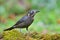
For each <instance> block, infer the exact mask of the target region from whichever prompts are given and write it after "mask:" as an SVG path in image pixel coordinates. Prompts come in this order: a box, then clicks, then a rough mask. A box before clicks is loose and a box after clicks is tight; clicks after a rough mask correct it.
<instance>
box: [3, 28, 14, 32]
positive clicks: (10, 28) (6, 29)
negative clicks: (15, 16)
mask: <svg viewBox="0 0 60 40" xmlns="http://www.w3.org/2000/svg"><path fill="white" fill-rule="evenodd" d="M12 29H14V27H10V28H8V29H5V30H4V31H8V30H12Z"/></svg>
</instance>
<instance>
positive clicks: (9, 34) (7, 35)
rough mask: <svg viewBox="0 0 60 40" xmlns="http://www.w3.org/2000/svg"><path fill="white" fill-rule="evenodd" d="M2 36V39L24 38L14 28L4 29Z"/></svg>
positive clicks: (21, 39)
mask: <svg viewBox="0 0 60 40" xmlns="http://www.w3.org/2000/svg"><path fill="white" fill-rule="evenodd" d="M3 36H4V37H3V39H4V40H24V36H23V34H22V33H20V32H18V31H16V30H11V31H5V32H3Z"/></svg>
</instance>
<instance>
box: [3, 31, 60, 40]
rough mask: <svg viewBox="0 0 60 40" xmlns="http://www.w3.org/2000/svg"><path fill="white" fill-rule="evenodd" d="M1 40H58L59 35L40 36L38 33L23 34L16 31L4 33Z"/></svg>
mask: <svg viewBox="0 0 60 40" xmlns="http://www.w3.org/2000/svg"><path fill="white" fill-rule="evenodd" d="M3 40H60V34H58V33H54V34H52V33H51V34H50V33H47V34H42V33H38V32H30V33H26V34H23V33H21V32H19V31H16V30H11V31H4V32H3Z"/></svg>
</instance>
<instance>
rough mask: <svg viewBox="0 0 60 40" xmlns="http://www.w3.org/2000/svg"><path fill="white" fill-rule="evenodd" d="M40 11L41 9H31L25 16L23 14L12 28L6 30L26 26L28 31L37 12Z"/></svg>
mask: <svg viewBox="0 0 60 40" xmlns="http://www.w3.org/2000/svg"><path fill="white" fill-rule="evenodd" d="M38 12H40V11H39V10H29V11H28V12H27V14H26V15H25V16H23V17H22V18H21V19H19V21H17V22H16V24H15V25H13V26H12V27H10V28H7V29H5V30H4V31H8V30H12V29H15V28H26V30H27V31H28V27H29V26H30V25H31V24H32V23H33V21H34V16H35V15H36V13H38Z"/></svg>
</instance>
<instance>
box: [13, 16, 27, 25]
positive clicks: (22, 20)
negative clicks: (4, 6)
mask: <svg viewBox="0 0 60 40" xmlns="http://www.w3.org/2000/svg"><path fill="white" fill-rule="evenodd" d="M27 18H28V17H27V16H24V17H22V18H21V19H20V20H19V21H18V22H17V23H16V24H15V25H18V24H21V23H23V22H24V21H25V20H27ZM15 25H14V26H15Z"/></svg>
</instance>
